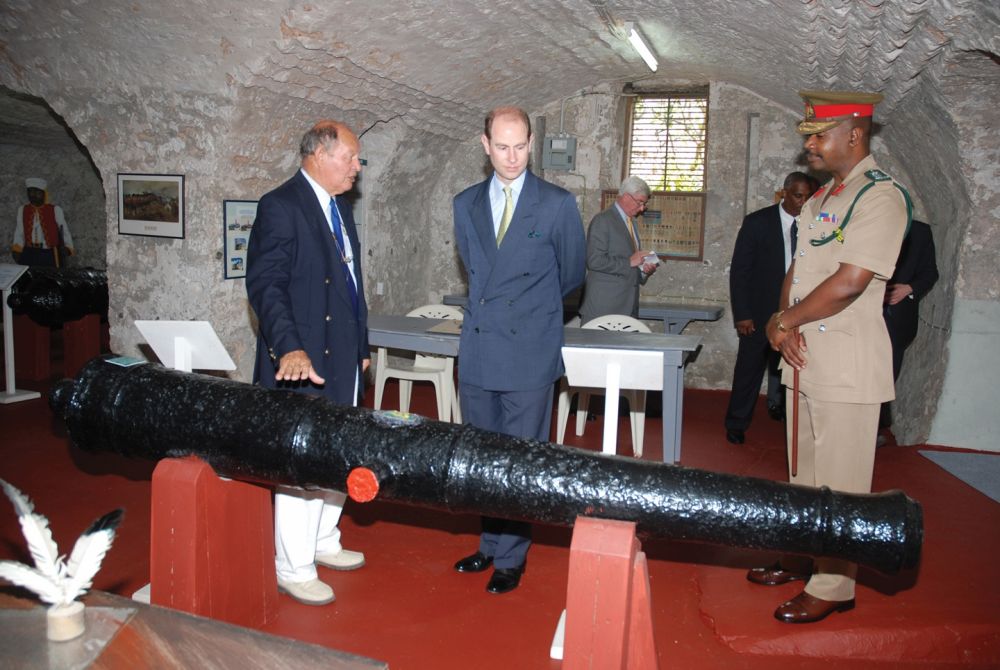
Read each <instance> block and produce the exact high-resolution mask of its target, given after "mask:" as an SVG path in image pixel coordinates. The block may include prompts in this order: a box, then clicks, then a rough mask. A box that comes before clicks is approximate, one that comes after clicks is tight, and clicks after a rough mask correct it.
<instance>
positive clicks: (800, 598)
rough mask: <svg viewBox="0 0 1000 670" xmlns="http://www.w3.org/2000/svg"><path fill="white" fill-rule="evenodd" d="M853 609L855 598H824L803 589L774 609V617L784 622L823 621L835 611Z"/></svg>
mask: <svg viewBox="0 0 1000 670" xmlns="http://www.w3.org/2000/svg"><path fill="white" fill-rule="evenodd" d="M852 609H854V598H851V599H850V600H823V599H821V598H814V597H812V596H811V595H809V594H808V593H806V592H805V591H803V592H802V593H800V594H799V595H797V596H795V597H794V598H792V599H791V600H789V601H787V602H786V603H784V604H783V605H781V606H780V607H778V609H776V610H774V618H775V619H777V620H778V621H781V622H783V623H812V622H814V621H821V620H823V619H825V618H826V617H828V616H829V615H830V614H833V613H834V612H847V611H849V610H852Z"/></svg>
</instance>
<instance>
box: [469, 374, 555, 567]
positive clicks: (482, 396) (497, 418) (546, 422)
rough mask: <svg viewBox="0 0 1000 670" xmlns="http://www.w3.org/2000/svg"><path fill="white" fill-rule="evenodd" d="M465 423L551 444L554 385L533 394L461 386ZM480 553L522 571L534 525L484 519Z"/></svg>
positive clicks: (548, 385) (496, 563) (498, 563)
mask: <svg viewBox="0 0 1000 670" xmlns="http://www.w3.org/2000/svg"><path fill="white" fill-rule="evenodd" d="M459 394H460V396H461V405H462V418H463V419H464V420H465V422H466V423H468V424H471V425H473V426H475V427H476V428H482V429H483V430H489V431H492V432H494V433H503V434H504V435H512V436H514V437H526V438H531V439H534V440H542V441H544V442H548V441H549V433H550V431H551V429H552V384H547V385H546V386H544V387H543V388H540V389H533V390H530V391H488V390H486V389H483V388H480V387H478V386H473V385H471V384H459ZM482 523H483V532H482V534H481V535H480V536H479V551H480V552H482V553H483V554H484V555H485V556H492V557H493V566H494V567H495V568H498V569H501V570H503V569H511V568H519V567H521V565H522V564H524V561H525V558H527V555H528V548H529V547H530V546H531V524H529V523H525V522H523V521H510V520H508V519H496V518H492V517H483V520H482Z"/></svg>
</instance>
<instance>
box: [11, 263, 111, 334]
mask: <svg viewBox="0 0 1000 670" xmlns="http://www.w3.org/2000/svg"><path fill="white" fill-rule="evenodd" d="M7 304H8V305H9V306H10V308H11V310H12V311H13V312H14V314H25V315H27V316H28V318H30V319H31V320H32V321H34V322H35V323H37V324H38V325H40V326H48V327H52V326H59V325H62V324H64V323H66V322H67V321H76V320H77V319H80V318H82V317H84V316H86V315H88V314H99V315H100V316H101V318H102V319H106V318H107V315H108V276H107V273H106V272H104V270H95V269H94V268H73V269H70V270H65V269H56V268H47V267H41V266H32V267H30V268H28V270H27V272H25V273H24V274H23V275H21V277H20V278H19V279H18V280H17V282H15V283H14V287H13V290H12V291H11V294H10V297H9V298H7Z"/></svg>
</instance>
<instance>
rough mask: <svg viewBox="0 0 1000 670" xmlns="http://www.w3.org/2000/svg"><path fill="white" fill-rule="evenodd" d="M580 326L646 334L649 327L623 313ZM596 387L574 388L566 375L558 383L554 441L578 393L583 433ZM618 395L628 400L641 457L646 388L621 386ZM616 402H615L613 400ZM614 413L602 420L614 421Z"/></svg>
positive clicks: (578, 426) (580, 431)
mask: <svg viewBox="0 0 1000 670" xmlns="http://www.w3.org/2000/svg"><path fill="white" fill-rule="evenodd" d="M582 327H583V328H591V329H594V330H618V331H625V332H633V333H649V332H651V331H650V329H649V326H647V325H646V324H645V323H643V322H642V321H639V320H638V319H635V318H633V317H631V316H626V315H624V314H607V315H605V316H599V317H597V318H596V319H591V320H590V321H588V322H587V323H585V324H583V326H582ZM594 390H596V389H590V388H576V387H572V386H570V385H569V382H568V381H567V380H566V378H565V377H563V378H562V380H560V382H559V401H558V410H557V415H556V417H557V418H556V421H557V422H558V424H557V428H556V442H558V443H559V444H562V443H563V438H564V437H565V436H566V421H567V419H568V418H569V406H570V400H572V398H573V394H574V393H577V394H579V397H578V398H577V401H576V434H577V435H583V431H584V428H585V427H586V425H587V408H588V405H589V404H590V396H591V392H592V391H594ZM621 395H623V396H624V397H625V398H626V399H627V400H628V410H629V423H630V424H631V427H632V451H633V453H634V454H635V456H636V458H641V457H642V440H643V436H644V433H645V429H646V391H645V390H640V389H622V391H621ZM616 404H617V403H616ZM617 418H618V417H617V414H616V415H615V416H614V417H609V416H606V415H605V417H604V421H605V422H607V421H617Z"/></svg>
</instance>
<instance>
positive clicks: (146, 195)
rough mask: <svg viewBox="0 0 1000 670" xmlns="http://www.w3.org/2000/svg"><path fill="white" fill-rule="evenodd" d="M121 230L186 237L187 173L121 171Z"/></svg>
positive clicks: (119, 177)
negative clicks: (185, 175) (123, 172)
mask: <svg viewBox="0 0 1000 670" xmlns="http://www.w3.org/2000/svg"><path fill="white" fill-rule="evenodd" d="M118 233H119V234H120V235H145V236H148V237H172V238H175V239H184V175H177V174H119V175H118Z"/></svg>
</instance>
